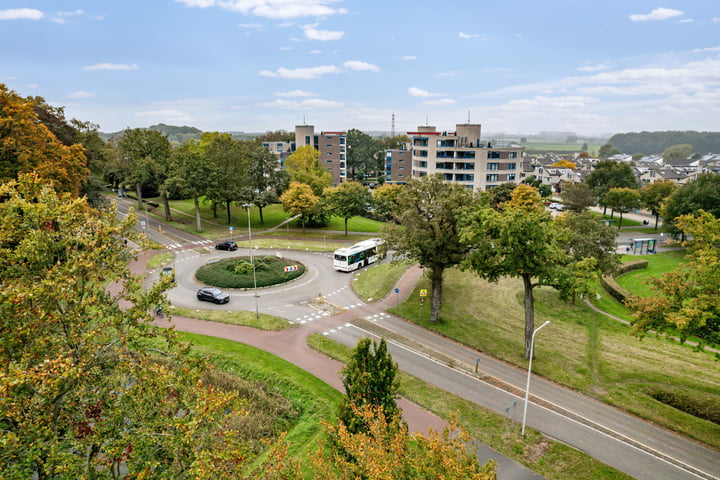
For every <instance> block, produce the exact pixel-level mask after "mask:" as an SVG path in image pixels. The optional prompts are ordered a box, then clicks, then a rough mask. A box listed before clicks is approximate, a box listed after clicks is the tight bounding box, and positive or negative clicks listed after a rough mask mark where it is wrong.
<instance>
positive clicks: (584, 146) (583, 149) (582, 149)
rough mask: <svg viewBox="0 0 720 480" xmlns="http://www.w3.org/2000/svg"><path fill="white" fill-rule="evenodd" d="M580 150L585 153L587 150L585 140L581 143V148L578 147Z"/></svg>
mask: <svg viewBox="0 0 720 480" xmlns="http://www.w3.org/2000/svg"><path fill="white" fill-rule="evenodd" d="M580 151H581V152H585V153H587V151H588V144H587V142H585V143H583V144H582V148H580Z"/></svg>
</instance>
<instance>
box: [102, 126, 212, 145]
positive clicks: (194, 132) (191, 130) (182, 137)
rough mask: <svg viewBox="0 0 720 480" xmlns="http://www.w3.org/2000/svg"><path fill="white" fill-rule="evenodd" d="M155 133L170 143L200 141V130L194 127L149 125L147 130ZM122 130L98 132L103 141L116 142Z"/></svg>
mask: <svg viewBox="0 0 720 480" xmlns="http://www.w3.org/2000/svg"><path fill="white" fill-rule="evenodd" d="M147 129H148V130H153V131H155V132H160V133H162V134H163V135H165V136H166V137H167V139H168V140H169V141H170V143H185V141H186V140H200V135H202V133H203V132H202V130H200V129H199V128H195V127H187V126H182V127H177V126H175V125H165V124H164V123H158V124H157V125H151V126H149V127H148V128H147ZM123 132H124V130H121V131H119V132H112V133H103V132H99V134H100V138H102V139H103V140H105V141H106V142H107V141H108V140H116V139H118V138H120V137H122V136H123Z"/></svg>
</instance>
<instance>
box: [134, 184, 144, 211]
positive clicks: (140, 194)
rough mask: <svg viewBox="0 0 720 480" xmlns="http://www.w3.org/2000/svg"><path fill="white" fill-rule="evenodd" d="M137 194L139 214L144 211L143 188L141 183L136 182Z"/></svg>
mask: <svg viewBox="0 0 720 480" xmlns="http://www.w3.org/2000/svg"><path fill="white" fill-rule="evenodd" d="M135 193H137V202H138V205H137V207H138V212H139V211H140V210H142V207H143V205H142V188H140V182H135Z"/></svg>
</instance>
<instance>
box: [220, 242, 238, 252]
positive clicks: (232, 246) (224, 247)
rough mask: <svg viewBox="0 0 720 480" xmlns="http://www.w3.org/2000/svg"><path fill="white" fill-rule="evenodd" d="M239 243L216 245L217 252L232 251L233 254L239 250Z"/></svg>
mask: <svg viewBox="0 0 720 480" xmlns="http://www.w3.org/2000/svg"><path fill="white" fill-rule="evenodd" d="M237 248H238V247H237V243H235V242H222V243H218V244H216V245H215V250H230V251H231V252H232V251H234V250H237Z"/></svg>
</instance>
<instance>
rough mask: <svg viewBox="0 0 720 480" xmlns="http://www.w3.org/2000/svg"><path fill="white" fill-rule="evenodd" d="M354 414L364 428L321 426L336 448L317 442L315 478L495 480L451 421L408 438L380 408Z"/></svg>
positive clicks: (490, 466)
mask: <svg viewBox="0 0 720 480" xmlns="http://www.w3.org/2000/svg"><path fill="white" fill-rule="evenodd" d="M354 415H355V416H356V417H357V418H358V419H360V421H361V422H362V423H363V424H364V425H367V428H366V429H365V430H362V431H359V432H353V431H351V430H350V429H349V428H348V427H347V426H346V425H345V424H344V423H342V422H341V423H338V424H337V425H333V424H330V423H328V422H325V429H326V432H327V435H328V436H329V437H330V438H332V439H333V441H334V443H335V445H336V446H335V447H334V448H331V449H330V451H329V452H326V447H325V444H321V445H320V448H319V449H318V452H317V453H316V454H315V456H314V457H313V478H314V479H316V480H355V479H358V478H362V479H366V480H395V479H445V480H495V479H496V478H497V477H496V465H495V462H494V461H492V460H490V461H488V463H486V464H485V465H480V464H479V462H478V457H477V454H476V452H475V451H474V449H473V448H472V446H471V445H472V440H471V439H470V437H469V435H468V434H467V432H466V431H465V430H463V429H462V428H460V427H459V426H458V424H457V422H456V421H455V420H454V419H453V420H451V422H450V424H449V425H448V426H446V427H445V428H444V429H443V431H442V432H435V431H430V432H427V433H426V434H422V433H417V434H410V433H409V432H408V430H407V426H406V425H405V424H404V423H402V422H400V421H399V420H398V419H397V418H396V417H393V416H389V415H387V414H386V413H385V412H384V411H383V409H382V408H378V407H375V406H372V405H364V406H361V407H357V408H356V409H355V412H354Z"/></svg>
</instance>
